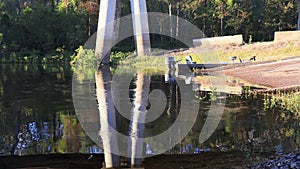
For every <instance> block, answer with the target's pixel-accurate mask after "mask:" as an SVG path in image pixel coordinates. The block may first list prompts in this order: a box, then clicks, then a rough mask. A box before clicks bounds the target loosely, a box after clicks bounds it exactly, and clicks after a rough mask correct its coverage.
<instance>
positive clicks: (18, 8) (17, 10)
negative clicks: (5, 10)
mask: <svg viewBox="0 0 300 169" xmlns="http://www.w3.org/2000/svg"><path fill="white" fill-rule="evenodd" d="M15 8H16V13H17V15H19V14H20V2H19V0H15Z"/></svg>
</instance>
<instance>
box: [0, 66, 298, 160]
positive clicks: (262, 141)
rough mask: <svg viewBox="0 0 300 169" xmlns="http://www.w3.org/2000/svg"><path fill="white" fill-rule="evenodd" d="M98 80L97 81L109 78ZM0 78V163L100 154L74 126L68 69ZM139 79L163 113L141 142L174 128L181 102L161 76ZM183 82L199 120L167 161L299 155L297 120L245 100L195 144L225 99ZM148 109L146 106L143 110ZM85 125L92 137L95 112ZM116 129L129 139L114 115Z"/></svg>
mask: <svg viewBox="0 0 300 169" xmlns="http://www.w3.org/2000/svg"><path fill="white" fill-rule="evenodd" d="M102 73H103V78H105V74H110V72H102ZM0 74H1V75H0V155H12V154H16V155H31V154H47V153H58V152H59V153H78V152H79V153H101V152H102V149H101V148H100V147H99V146H97V144H96V143H95V142H98V141H97V140H96V141H95V138H93V136H92V138H90V137H91V135H90V134H87V133H86V132H85V131H86V130H84V129H85V125H83V126H82V117H80V119H78V116H81V115H78V114H77V115H76V113H75V109H74V105H73V99H72V71H71V69H70V67H68V66H55V65H40V66H37V65H0ZM121 75H122V76H120V77H122V78H124V79H126V78H131V76H132V75H131V74H130V76H129V75H128V74H127V73H124V74H121ZM145 77H147V78H148V79H149V91H153V90H155V89H158V90H160V91H163V93H164V95H165V96H166V100H165V105H166V107H165V109H163V113H162V114H160V115H159V116H158V117H157V118H156V119H154V120H153V121H151V122H149V123H146V124H145V125H144V126H143V127H144V130H143V135H144V136H145V137H149V136H154V135H157V134H159V133H161V132H163V131H165V130H167V129H168V128H169V127H170V126H171V125H172V124H173V123H174V121H175V120H176V118H177V117H178V113H179V110H180V108H181V107H183V105H181V103H183V102H182V100H181V95H182V93H181V91H180V88H179V87H178V83H177V82H176V81H175V82H173V81H172V79H167V78H166V77H165V75H164V74H153V73H152V74H150V75H145ZM194 78H196V77H194ZM137 79H138V78H137V75H135V76H134V77H133V78H131V80H130V84H127V86H128V87H127V89H128V90H127V91H124V90H119V91H118V92H119V94H120V95H122V96H126V95H127V96H128V99H129V100H130V101H131V103H133V102H134V100H135V92H136V89H137V87H138V85H137V84H138V83H137ZM166 80H167V81H166ZM186 80H187V79H182V83H185V84H186V85H187V87H188V88H190V90H191V91H192V92H193V94H194V99H195V101H196V102H197V103H199V107H200V108H199V110H198V116H197V119H196V122H195V124H194V125H193V127H192V129H191V131H190V132H189V133H188V135H187V136H186V137H185V138H184V139H183V140H181V141H180V143H179V144H178V145H176V146H175V147H173V148H172V149H171V150H169V151H167V152H166V153H167V154H173V153H201V152H205V151H216V152H220V151H231V150H241V151H243V152H245V153H246V154H249V155H252V154H265V153H283V152H292V151H295V150H297V149H298V148H299V144H300V136H299V121H298V120H297V119H294V118H292V116H290V113H289V112H287V111H284V110H281V109H271V110H264V102H263V97H261V96H257V97H247V94H243V93H242V94H239V95H234V94H226V95H227V98H226V104H225V109H224V114H223V115H222V119H221V122H220V123H219V125H218V127H217V129H216V131H215V132H214V133H213V135H212V136H211V137H210V138H209V139H208V140H207V141H206V142H204V143H202V144H200V143H199V141H198V138H199V134H200V132H201V129H202V127H203V125H204V123H205V120H206V119H207V114H208V110H209V108H210V106H212V105H213V104H216V105H218V102H223V101H224V99H222V98H223V97H217V99H216V100H215V101H212V98H211V97H210V92H208V91H201V90H200V91H199V90H197V89H199V85H198V84H196V83H193V82H191V83H187V82H186ZM124 85H126V84H124ZM197 86H198V87H197ZM94 87H95V86H94ZM239 87H240V86H239ZM125 88H126V87H125ZM200 89H201V88H200ZM94 99H95V100H96V98H94ZM212 102H214V103H213V104H212ZM152 104H153V103H152ZM150 107H151V104H150V103H149V104H148V106H147V109H148V108H150ZM183 111H184V110H183ZM185 113H189V112H185ZM85 118H86V119H85V120H87V121H89V123H90V124H93V126H94V129H95V130H98V131H100V120H99V113H98V110H97V109H96V110H88V111H87V112H86V114H85ZM147 118H150V116H149V117H146V120H147ZM116 129H117V130H118V131H119V132H121V133H123V134H124V135H129V133H130V120H128V119H126V118H125V117H123V116H122V115H121V114H120V113H119V112H116ZM179 132H180V131H179ZM176 134H177V133H174V135H176ZM99 139H100V138H99ZM99 142H101V140H99ZM154 144H155V143H153V145H151V143H150V144H146V145H144V147H143V149H145V153H147V154H157V153H160V151H159V149H157V148H155V147H157V146H155V145H154Z"/></svg>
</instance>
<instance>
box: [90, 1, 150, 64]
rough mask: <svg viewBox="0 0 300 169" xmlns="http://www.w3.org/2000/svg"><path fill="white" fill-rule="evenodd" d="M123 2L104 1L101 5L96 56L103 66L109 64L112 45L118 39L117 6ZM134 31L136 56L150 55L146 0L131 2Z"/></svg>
mask: <svg viewBox="0 0 300 169" xmlns="http://www.w3.org/2000/svg"><path fill="white" fill-rule="evenodd" d="M120 3H121V0H104V1H101V4H100V12H99V19H98V30H97V38H96V49H95V54H96V56H98V57H99V58H100V59H101V62H102V63H103V64H108V63H109V55H110V49H111V47H112V43H113V42H114V41H115V40H116V39H118V38H117V36H118V33H117V32H118V23H117V22H114V21H115V19H117V18H118V17H119V16H117V13H118V12H117V11H118V10H120V9H117V6H121V5H120ZM130 3H131V12H132V20H133V21H132V23H133V31H134V35H135V41H136V54H137V55H139V56H143V55H148V54H150V37H149V26H148V16H147V7H146V0H130Z"/></svg>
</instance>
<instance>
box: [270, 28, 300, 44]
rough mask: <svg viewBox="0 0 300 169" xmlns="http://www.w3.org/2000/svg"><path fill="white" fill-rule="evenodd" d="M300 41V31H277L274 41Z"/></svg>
mask: <svg viewBox="0 0 300 169" xmlns="http://www.w3.org/2000/svg"><path fill="white" fill-rule="evenodd" d="M296 41H298V42H299V41H300V31H280V32H275V35H274V42H275V43H278V42H296Z"/></svg>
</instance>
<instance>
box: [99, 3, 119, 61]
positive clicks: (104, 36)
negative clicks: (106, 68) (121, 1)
mask: <svg viewBox="0 0 300 169" xmlns="http://www.w3.org/2000/svg"><path fill="white" fill-rule="evenodd" d="M116 3H117V0H104V1H101V3H100V11H99V18H98V28H97V38H96V48H95V55H96V57H97V58H99V64H100V63H103V64H109V60H110V49H111V47H112V46H111V45H112V43H113V40H114V39H115V38H114V33H115V32H114V31H115V29H114V24H113V21H114V19H115V13H116Z"/></svg>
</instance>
